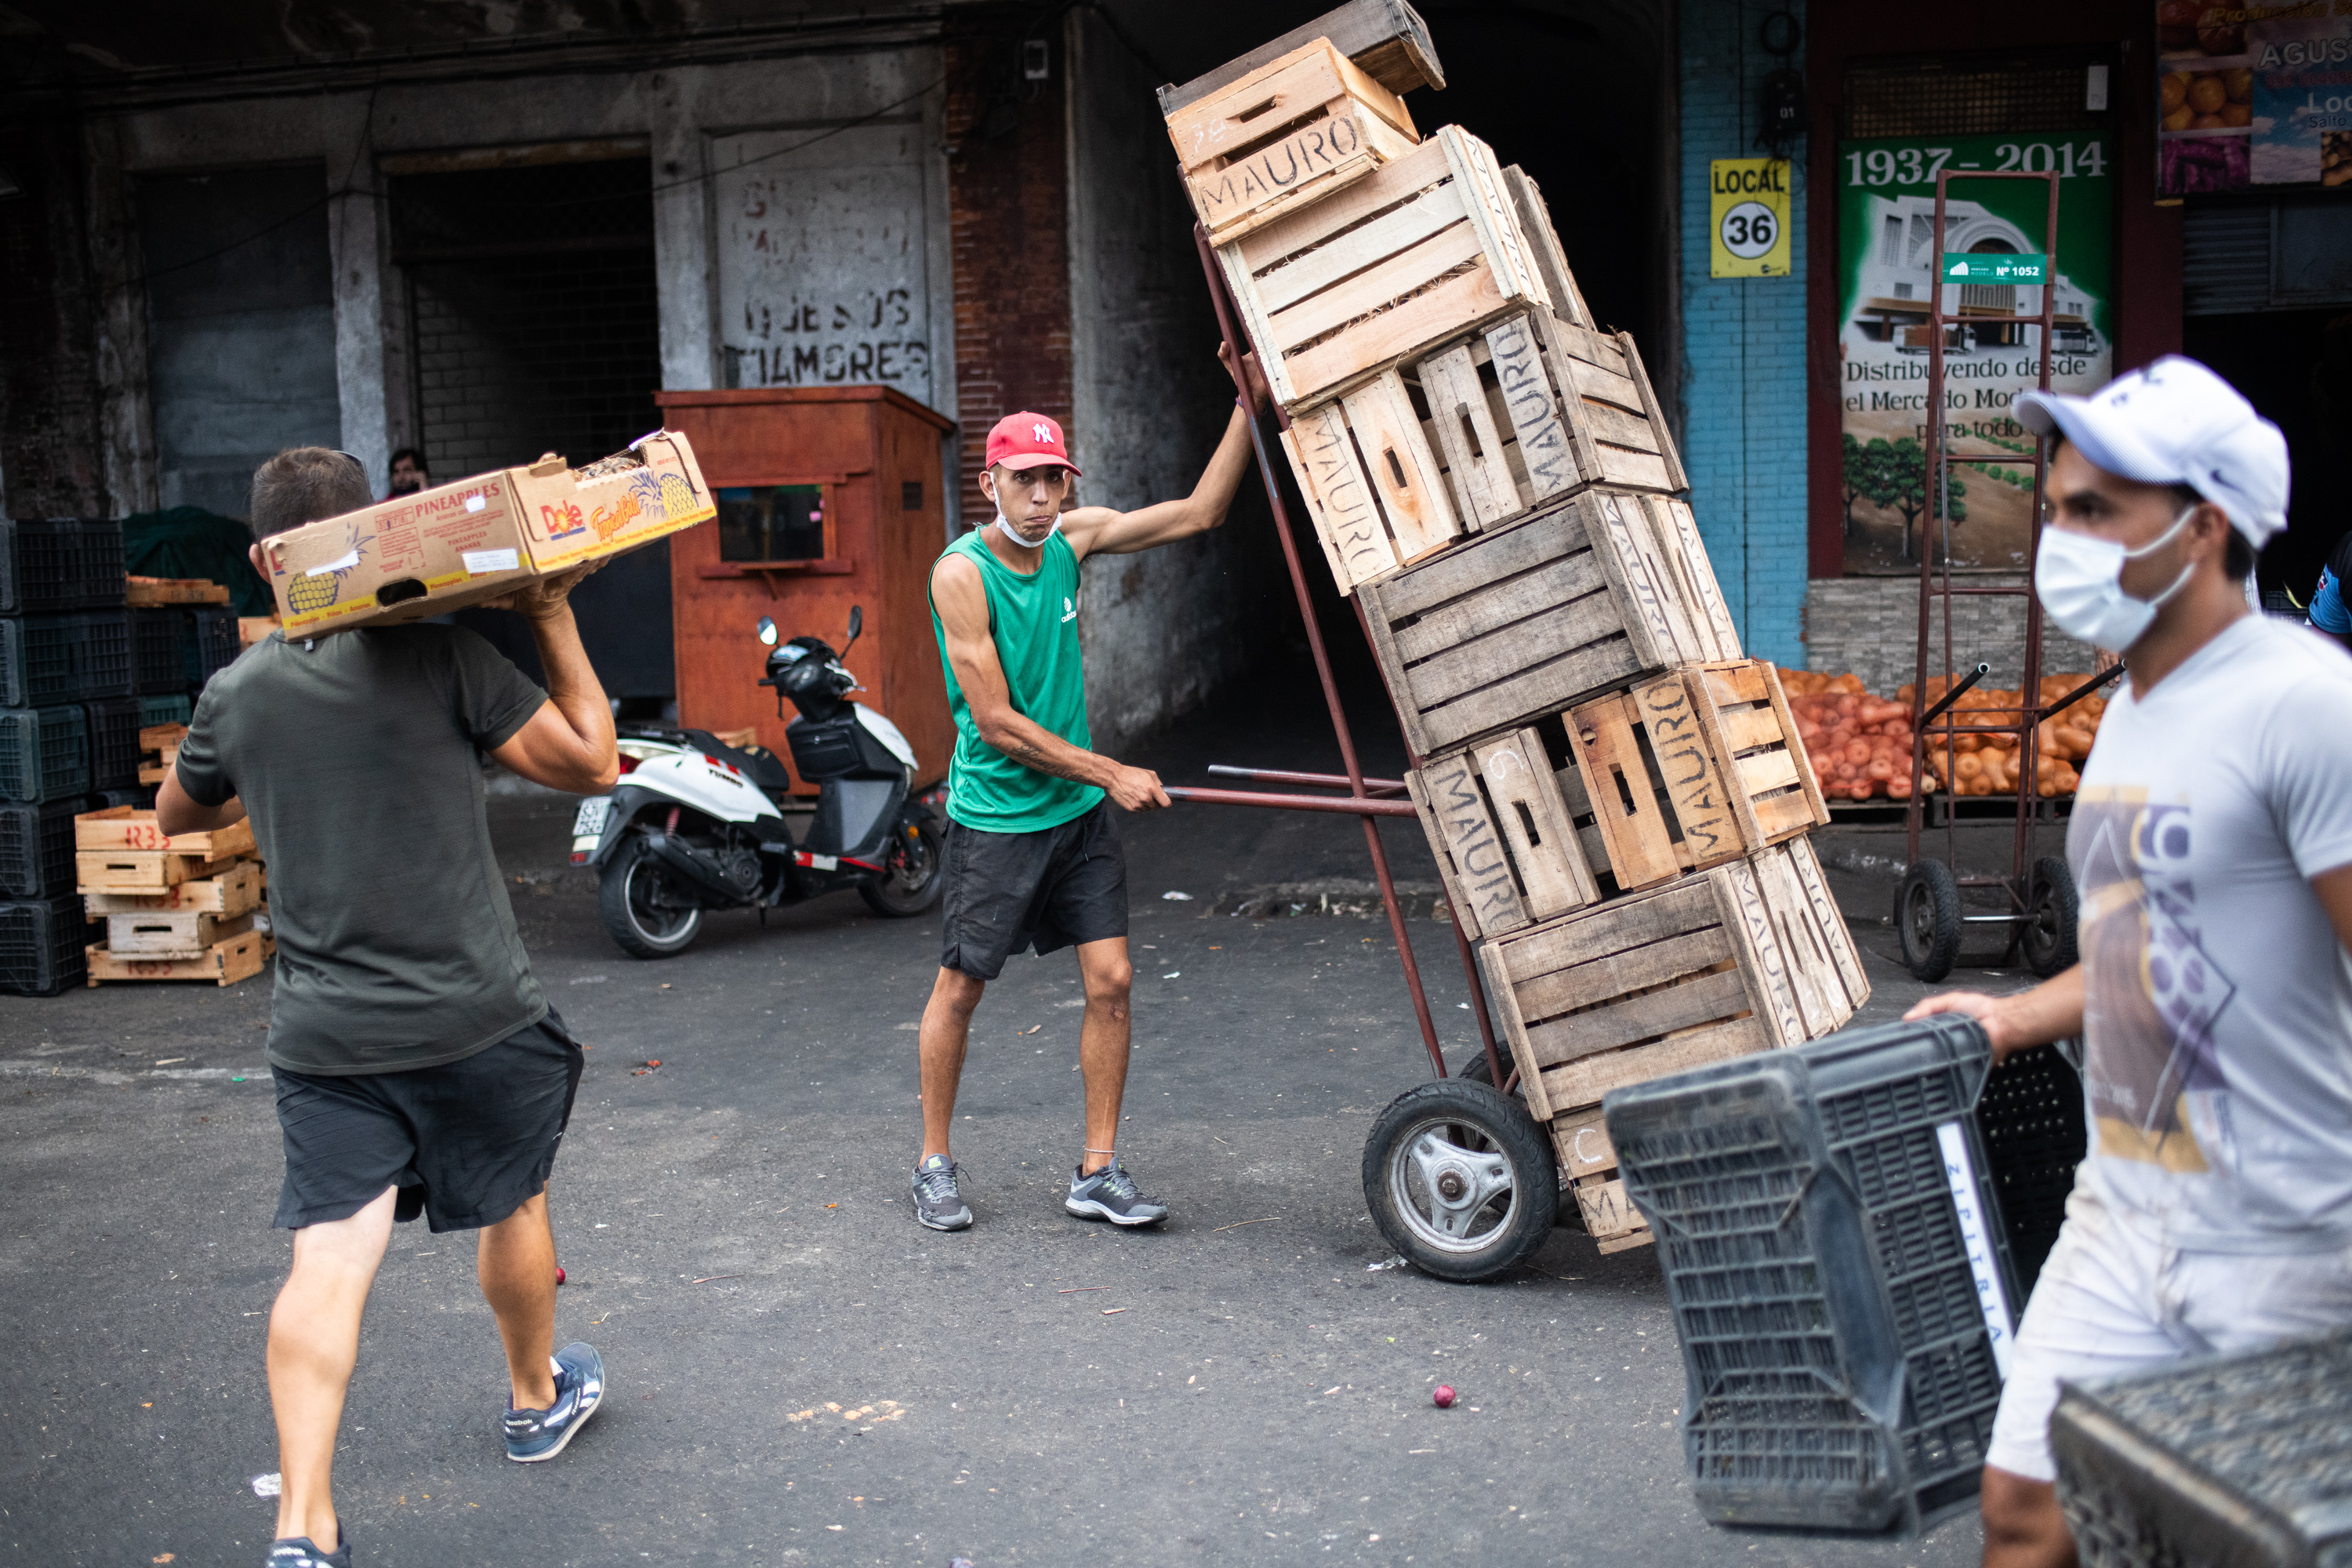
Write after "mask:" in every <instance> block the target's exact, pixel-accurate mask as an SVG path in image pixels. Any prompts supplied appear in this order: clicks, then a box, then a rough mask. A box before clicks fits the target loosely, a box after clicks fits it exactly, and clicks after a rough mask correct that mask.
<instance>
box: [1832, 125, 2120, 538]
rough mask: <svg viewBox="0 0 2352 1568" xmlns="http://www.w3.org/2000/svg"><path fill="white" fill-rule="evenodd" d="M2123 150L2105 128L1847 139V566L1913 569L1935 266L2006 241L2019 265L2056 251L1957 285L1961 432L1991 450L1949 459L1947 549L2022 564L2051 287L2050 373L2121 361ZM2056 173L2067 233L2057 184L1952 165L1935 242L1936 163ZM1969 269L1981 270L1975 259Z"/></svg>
mask: <svg viewBox="0 0 2352 1568" xmlns="http://www.w3.org/2000/svg"><path fill="white" fill-rule="evenodd" d="M2112 158H2113V149H2112V148H2111V147H2110V146H2109V144H2108V142H2107V139H2106V137H2105V134H2104V133H2103V132H2051V133H2049V134H2046V135H2041V134H2007V135H1999V136H1934V137H1887V138H1881V139H1876V140H1871V141H1856V142H1840V143H1838V267H1839V282H1840V286H1841V290H1842V300H1841V305H1840V314H1839V321H1840V323H1841V325H1840V332H1839V340H1838V357H1839V377H1840V393H1841V395H1842V396H1843V403H1844V416H1843V426H1844V439H1843V443H1842V444H1843V447H1844V459H1843V460H1844V473H1843V477H1844V486H1843V490H1842V492H1841V494H1842V500H1843V507H1844V518H1843V521H1844V527H1845V562H1846V570H1847V572H1849V573H1851V574H1858V575H1876V574H1886V573H1894V572H1906V571H1910V572H1916V571H1917V570H1918V552H1919V549H1920V542H1921V541H1922V539H1923V538H1924V537H1926V536H1927V532H1928V518H1929V515H1930V513H1931V512H1932V511H1933V510H1934V509H1933V508H1932V507H1931V505H1930V504H1929V503H1930V501H1931V499H1932V497H1931V494H1930V486H1929V483H1928V477H1927V451H1926V447H1927V360H1928V354H1927V348H1928V342H1929V327H1928V322H1927V313H1928V310H1929V309H1930V300H1931V299H1932V297H1933V294H1934V290H1935V289H1936V287H1937V273H1938V270H1939V269H1943V270H1949V268H1950V265H1951V264H1952V263H1953V262H1956V261H1957V260H1958V258H1961V257H1985V258H1999V257H2009V258H2012V260H2011V262H2009V263H2006V264H2004V263H2000V262H1999V261H1989V262H1988V264H1987V266H1986V270H1987V271H1988V272H1989V273H1994V274H1998V273H2000V272H2001V271H2003V270H2006V271H2007V272H2008V273H2009V274H2010V275H2011V276H2015V275H2018V274H2019V273H2021V271H2022V270H2023V268H2022V265H2021V264H2023V263H2025V262H2027V261H2029V260H2032V259H2037V258H2046V261H2045V267H2046V268H2047V272H2048V274H2049V276H2050V278H2051V279H2052V280H2051V281H2050V282H2048V283H2046V284H2042V285H2040V286H2036V285H2033V284H2029V283H2018V282H2007V281H1985V282H1974V281H1968V280H1965V279H1960V278H1958V277H1955V278H1953V279H1948V280H1946V281H1945V283H1944V293H1943V310H1944V314H1945V316H1946V317H1947V318H1948V320H1947V321H1946V323H1945V327H1944V350H1945V352H1944V414H1945V428H1946V430H1947V432H1948V438H1949V439H1950V440H1951V441H1952V442H1953V445H1954V447H1955V449H1956V450H1958V451H1965V452H1969V453H1975V454H1980V455H1981V456H1980V460H1979V461H1977V462H1974V463H1970V464H1966V465H1963V466H1958V467H1956V468H1953V470H1952V490H1951V495H1950V515H1951V523H1952V526H1951V539H1950V548H1951V556H1952V563H1953V564H1954V565H1955V566H1956V567H1962V568H1976V569H1984V570H1999V571H2010V572H2016V571H2022V570H2023V569H2024V566H2025V552H2026V546H2027V543H2028V541H2029V540H2030V538H2031V536H2032V492H2033V473H2032V468H2031V467H2030V466H2029V465H2028V464H2027V463H2022V462H2020V461H2018V458H2020V457H2023V456H2030V454H2031V453H2032V450H2033V439H2032V437H2031V436H2029V435H2028V434H2027V433H2026V431H2025V428H2024V427H2023V426H2021V425H2019V424H2018V423H2017V421H2016V420H2015V419H2014V418H2012V417H2011V415H2010V405H2011V404H2012V403H2014V402H2015V401H2016V399H2017V396H2018V395H2019V394H2020V393H2022V392H2029V391H2031V390H2032V388H2033V386H2034V384H2035V383H2036V381H2037V379H2038V377H2039V375H2040V372H2041V353H2040V350H2041V347H2042V345H2041V343H2040V342H2039V339H2040V337H2041V327H2040V324H2039V322H2038V320H2037V318H2039V317H2040V315H2041V314H2042V289H2044V288H2048V289H2054V290H2055V291H2056V292H2055V299H2054V300H2053V313H2054V317H2055V326H2054V329H2053V331H2052V333H2051V337H2052V339H2053V342H2051V344H2050V345H2049V346H2050V348H2051V350H2052V353H2051V362H2050V379H2051V385H2052V386H2053V388H2055V389H2056V390H2058V391H2060V392H2078V393H2080V392H2090V391H2092V390H2094V389H2095V388H2097V387H2099V386H2102V385H2104V384H2105V383H2106V381H2107V378H2108V376H2109V375H2110V374H2112V367H2113V365H2114V363H2115V354H2114V349H2113V346H2112V345H2113V342H2114V338H2115V322H2114V311H2115V307H2114V304H2113V302H2112V300H2113V290H2112V286H2111V282H2110V279H2111V278H2112V276H2113V270H2114V268H2113V264H2112V261H2111V256H2110V236H2111V232H2112V226H2113V212H2114V198H2113V181H2112V178H2111V169H2112ZM1939 173H1940V174H1952V175H1955V176H1965V175H1968V174H1986V173H2021V174H2056V175H2057V176H2058V192H2059V195H2058V232H2057V233H2056V234H2055V235H2054V236H2053V235H2051V234H2049V233H2047V226H2048V210H2049V202H2050V185H2049V183H2048V182H2046V181H2042V180H1976V179H1968V178H1964V177H1956V178H1954V179H1953V180H1951V181H1950V182H1949V184H1948V189H1947V192H1946V198H1947V199H1946V205H1945V228H1944V236H1943V243H1942V245H1941V246H1938V245H1937V242H1936V176H1937V174H1939ZM1971 270H1972V271H1973V270H1974V268H1971Z"/></svg>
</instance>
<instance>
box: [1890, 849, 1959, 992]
mask: <svg viewBox="0 0 2352 1568" xmlns="http://www.w3.org/2000/svg"><path fill="white" fill-rule="evenodd" d="M1962 929H1963V928H1962V926H1961V924H1960V884H1959V881H1958V879H1957V878H1955V877H1954V876H1953V875H1952V868H1950V867H1949V866H1947V865H1945V864H1944V863H1943V862H1942V861H1941V860H1915V861H1913V862H1912V863H1911V868H1910V869H1909V870H1907V871H1906V872H1904V873H1903V885H1902V886H1901V887H1900V888H1897V889H1895V931H1896V933H1897V934H1898V935H1900V936H1901V938H1902V939H1903V964H1904V967H1905V968H1906V969H1908V970H1910V971H1911V973H1912V977H1913V978H1914V979H1918V980H1925V981H1927V982H1928V983H1929V984H1933V983H1935V982H1936V981H1938V980H1941V979H1943V978H1944V976H1946V975H1947V974H1949V973H1951V972H1952V964H1953V963H1954V961H1955V960H1957V959H1958V957H1959V956H1960V931H1961V930H1962Z"/></svg>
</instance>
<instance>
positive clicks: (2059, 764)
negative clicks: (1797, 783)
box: [1780, 669, 2106, 800]
mask: <svg viewBox="0 0 2352 1568" xmlns="http://www.w3.org/2000/svg"><path fill="white" fill-rule="evenodd" d="M2088 679H2090V677H2089V676H2087V675H2053V676H2050V677H2047V678H2045V679H2043V680H2042V689H2041V700H2042V701H2043V702H2054V701H2056V700H2058V699H2060V698H2062V697H2063V696H2065V695H2066V694H2067V693H2068V692H2070V691H2072V690H2074V689H2075V688H2076V687H2078V686H2080V685H2082V684H2083V682H2084V681H2085V680H2088ZM1780 685H1781V689H1782V690H1783V691H1785V692H1786V693H1787V694H1788V697H1789V710H1790V714H1791V716H1793V717H1794V718H1795V720H1796V721H1797V734H1798V737H1799V738H1800V739H1801V740H1802V741H1803V742H1804V746H1805V755H1806V757H1807V759H1808V760H1809V761H1810V762H1811V764H1812V769H1813V776H1814V778H1815V779H1817V780H1818V781H1820V784H1821V788H1822V795H1823V796H1824V797H1825V798H1827V799H1830V800H1869V799H1871V798H1872V797H1874V796H1878V795H1884V796H1885V797H1886V798H1887V799H1889V800H1908V799H1909V798H1910V796H1911V743H1912V734H1911V714H1912V695H1913V689H1912V688H1911V687H1909V686H1907V685H1906V686H1905V687H1903V688H1901V689H1899V690H1897V691H1896V693H1895V700H1893V701H1887V700H1884V699H1881V698H1876V697H1873V696H1871V695H1870V694H1869V693H1868V692H1866V691H1864V689H1863V686H1862V682H1861V680H1860V679H1858V678H1856V677H1854V676H1853V675H1836V676H1832V675H1827V674H1824V673H1822V672H1820V671H1816V670H1795V669H1788V670H1782V671H1780ZM1948 689H1949V683H1948V682H1947V681H1943V680H1934V681H1930V682H1928V688H1927V690H1928V697H1927V700H1928V701H1929V703H1930V704H1932V703H1934V702H1935V701H1936V700H1937V699H1938V698H1940V697H1942V696H1943V694H1944V692H1945V691H1946V690H1948ZM2022 702H2023V698H2022V696H2021V694H2020V693H2018V692H2015V691H2000V690H1988V689H1984V688H1983V687H1978V688H1975V689H1972V690H1969V691H1968V692H1966V693H1964V694H1963V695H1962V696H1961V698H1960V700H1958V702H1956V703H1954V704H1953V705H1952V707H1951V709H1950V714H1951V717H1952V719H1953V721H1954V722H1956V723H1959V724H2002V723H2016V722H2018V721H2019V720H2020V719H2021V717H2022ZM2105 711H2106V703H2105V701H2104V700H2102V699H2100V698H2097V697H2086V698H2084V699H2083V700H2081V701H2080V702H2077V703H2075V704H2074V706H2073V707H2071V708H2069V709H2067V710H2065V711H2064V712H2063V713H2061V714H2059V715H2057V716H2056V717H2055V718H2053V719H2047V720H2044V721H2042V724H2041V725H2040V726H2039V727H2038V730H2037V733H2036V737H2035V742H2034V750H2035V757H2034V774H2033V786H2032V787H2033V793H2034V794H2035V795H2040V796H2042V797H2044V798H2047V797H2049V796H2052V795H2072V794H2074V790H2075V787H2076V786H2077V785H2078V784H2080V783H2081V775H2080V774H2079V773H2077V772H2076V770H2075V764H2076V763H2081V762H2082V761H2083V760H2084V758H2085V757H2088V756H2089V755H2090V754H2091V742H2092V741H2093V739H2094V738H2095V736H2096V735H2097V733H2098V728H2099V719H2100V716H2101V715H2102V714H2104V713H2105ZM1927 745H1928V749H1927V773H1928V787H1931V788H1944V787H1949V788H1950V789H1951V790H1952V792H1953V793H1954V794H1956V795H2014V794H2015V793H2016V792H2017V789H2018V784H2019V779H2018V774H2019V771H2020V752H2019V747H2018V740H2017V737H2016V736H2015V735H2014V734H2008V735H1998V734H1994V735H1956V736H1952V737H1949V740H1948V749H1947V738H1946V737H1945V736H1943V735H1942V734H1940V733H1938V732H1937V730H1936V729H1935V728H1934V727H1932V726H1931V727H1930V729H1929V731H1928V735H1927Z"/></svg>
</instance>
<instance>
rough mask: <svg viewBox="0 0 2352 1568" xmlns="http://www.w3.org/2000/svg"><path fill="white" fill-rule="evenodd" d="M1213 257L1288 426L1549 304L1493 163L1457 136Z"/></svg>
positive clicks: (1449, 130) (1465, 136) (1472, 141)
mask: <svg viewBox="0 0 2352 1568" xmlns="http://www.w3.org/2000/svg"><path fill="white" fill-rule="evenodd" d="M1217 256H1218V258H1219V260H1220V262H1221V263H1222V264H1223V268H1224V272H1225V279H1226V282H1227V284H1228V286H1229V288H1230V289H1231V290H1232V293H1233V296H1234V301H1235V302H1236V304H1238V305H1239V307H1240V310H1241V314H1242V319H1243V321H1244V325H1245V326H1246V327H1247V329H1248V331H1249V335H1250V338H1251V341H1252V342H1254V343H1255V346H1256V349H1257V353H1258V360H1259V363H1261V364H1262V365H1263V366H1264V368H1265V374H1266V381H1267V384H1269V385H1270V386H1271V387H1272V389H1273V391H1274V395H1275V398H1276V401H1277V402H1279V403H1280V404H1281V405H1283V407H1284V408H1286V409H1287V410H1289V411H1290V412H1291V413H1292V414H1293V415H1296V414H1297V412H1298V411H1299V410H1301V409H1303V408H1307V407H1309V406H1311V405H1314V404H1317V403H1319V402H1322V401H1324V400H1326V399H1328V398H1329V397H1331V396H1333V395H1337V394H1339V393H1342V392H1345V391H1347V390H1348V389H1349V388H1350V387H1353V386H1355V385H1357V384H1360V383H1362V382H1366V381H1370V379H1371V378H1372V377H1374V376H1376V375H1378V374H1380V373H1381V372H1382V371H1384V370H1387V369H1390V368H1391V367H1392V366H1394V365H1397V364H1400V363H1404V362H1405V361H1408V360H1412V359H1417V358H1419V357H1420V355H1421V354H1422V353H1423V352H1424V351H1425V350H1427V349H1428V348H1430V347H1431V346H1432V345H1433V344H1435V343H1438V342H1443V341H1444V340H1445V339H1448V338H1453V337H1456V336H1459V335H1460V334H1462V333H1463V332H1465V331H1469V330H1470V329H1472V328H1474V327H1476V326H1478V325H1480V324H1481V323H1483V322H1486V321H1493V320H1495V319H1496V318H1497V317H1500V316H1504V315H1507V314H1509V313H1511V312H1512V311H1514V310H1527V309H1528V308H1530V307H1534V306H1546V307H1548V306H1549V304H1550V303H1551V300H1550V297H1549V295H1548V294H1547V293H1545V291H1544V284H1543V279H1542V277H1541V276H1540V275H1539V274H1538V272H1537V271H1536V269H1535V268H1534V266H1533V264H1532V262H1531V261H1530V260H1529V258H1528V252H1527V243H1526V240H1525V237H1523V236H1522V235H1521V234H1520V233H1519V224H1518V218H1517V215H1516V214H1515V213H1514V211H1513V210H1512V206H1511V204H1510V200H1509V198H1508V196H1507V194H1506V192H1505V190H1504V188H1503V177H1502V171H1501V170H1500V169H1499V168H1498V167H1496V163H1495V155H1494V153H1492V152H1490V151H1489V150H1488V149H1487V147H1486V143H1485V142H1481V141H1479V140H1478V139H1477V138H1476V137H1475V136H1472V135H1470V134H1469V133H1468V132H1465V131H1463V130H1461V129H1460V128H1459V127H1457V126H1452V125H1448V126H1443V127H1441V128H1440V129H1439V130H1438V131H1437V132H1436V133H1435V134H1434V135H1433V136H1431V137H1430V138H1429V140H1428V141H1426V142H1423V143H1422V144H1421V145H1420V146H1418V147H1416V148H1414V149H1413V150H1412V152H1411V153H1407V154H1405V155H1404V156H1402V157H1401V158H1398V159H1397V160H1395V161H1394V162H1393V163H1383V164H1382V165H1381V167H1380V168H1378V169H1376V170H1374V171H1373V172H1372V173H1371V174H1367V175H1364V176H1363V177H1361V178H1360V179H1358V180H1356V181H1354V182H1353V183H1351V184H1348V185H1346V186H1344V187H1342V188H1340V189H1339V190H1338V191H1335V192H1333V193H1332V194H1331V195H1327V196H1325V197H1323V198H1322V199H1321V200H1319V201H1317V202H1314V203H1311V204H1309V205H1306V206H1303V207H1299V208H1297V209H1295V210H1293V211H1290V212H1288V213H1286V214H1285V215H1284V216H1281V217H1278V218H1276V220H1275V221H1273V222H1271V223H1268V224H1266V225H1265V226H1263V227H1260V228H1258V229H1255V230H1254V231H1253V232H1251V233H1249V234H1246V235H1244V236H1243V237H1241V238H1239V239H1237V240H1234V241H1233V242H1232V243H1230V244H1227V245H1223V246H1220V247H1217Z"/></svg>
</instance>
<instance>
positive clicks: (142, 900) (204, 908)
mask: <svg viewBox="0 0 2352 1568" xmlns="http://www.w3.org/2000/svg"><path fill="white" fill-rule="evenodd" d="M261 880H262V879H261V862H260V861H258V860H236V861H232V862H231V863H230V864H229V866H228V867H227V868H226V869H224V870H223V871H221V872H220V874H219V875H217V876H214V877H207V878H205V879H203V880H201V881H194V882H187V881H184V882H181V883H180V884H178V885H177V886H176V887H173V888H170V889H165V890H164V891H163V892H160V893H158V892H145V893H89V894H87V895H86V896H85V897H84V898H83V900H82V904H83V907H84V909H85V910H86V912H87V913H88V914H89V918H90V919H92V920H100V919H103V918H105V917H107V916H110V915H131V914H151V913H197V914H209V915H241V914H243V913H245V912H246V911H247V910H250V909H252V908H253V907H254V906H255V905H257V904H258V903H260V902H261Z"/></svg>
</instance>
